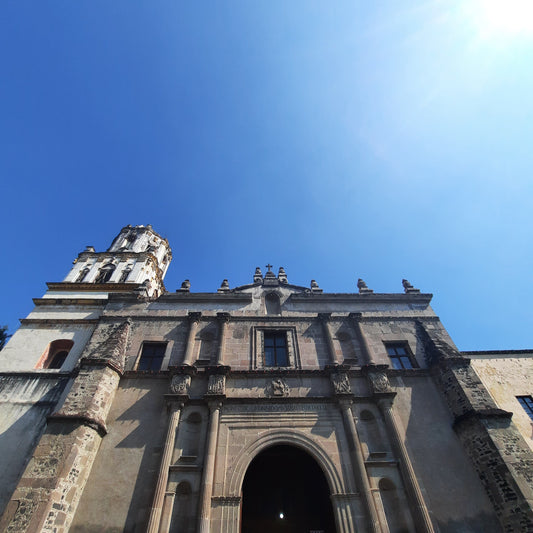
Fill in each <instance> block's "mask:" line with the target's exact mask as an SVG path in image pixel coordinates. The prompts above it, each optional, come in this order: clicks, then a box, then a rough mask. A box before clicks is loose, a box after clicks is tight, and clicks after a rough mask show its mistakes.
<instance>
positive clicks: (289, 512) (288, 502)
mask: <svg viewBox="0 0 533 533" xmlns="http://www.w3.org/2000/svg"><path fill="white" fill-rule="evenodd" d="M241 524H242V527H241V533H272V532H278V531H279V532H283V533H309V532H316V533H334V532H335V520H334V518H333V511H332V508H331V502H330V494H329V488H328V484H327V482H326V478H325V476H324V474H323V472H322V470H321V469H320V467H319V466H318V464H317V463H316V462H315V460H314V459H313V458H312V457H310V456H309V455H308V454H307V453H305V452H304V451H302V450H301V449H299V448H296V447H294V446H286V445H278V446H272V447H270V448H267V449H266V450H264V451H263V452H261V453H260V454H259V455H257V456H256V457H255V458H254V460H253V461H252V462H251V463H250V466H249V467H248V470H247V471H246V475H245V477H244V483H243V486H242V521H241Z"/></svg>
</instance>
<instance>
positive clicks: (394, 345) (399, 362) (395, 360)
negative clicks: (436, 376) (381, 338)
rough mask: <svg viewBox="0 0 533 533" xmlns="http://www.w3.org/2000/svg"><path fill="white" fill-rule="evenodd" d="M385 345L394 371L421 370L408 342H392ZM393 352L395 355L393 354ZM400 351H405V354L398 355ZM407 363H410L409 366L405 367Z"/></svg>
mask: <svg viewBox="0 0 533 533" xmlns="http://www.w3.org/2000/svg"><path fill="white" fill-rule="evenodd" d="M384 344H385V350H386V351H387V356H388V358H389V361H390V366H391V368H392V369H393V370H414V369H417V368H419V366H418V363H417V361H416V359H415V357H414V356H413V352H412V351H411V349H410V348H409V343H408V342H407V341H397V342H395V341H391V342H384ZM392 350H394V352H395V353H391V351H392ZM398 350H403V353H398ZM405 361H407V362H408V366H406V365H405Z"/></svg>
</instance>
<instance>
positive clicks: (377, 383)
mask: <svg viewBox="0 0 533 533" xmlns="http://www.w3.org/2000/svg"><path fill="white" fill-rule="evenodd" d="M368 377H369V378H370V383H371V385H372V390H373V391H374V393H380V392H391V390H392V389H391V386H390V382H389V378H388V377H387V374H385V372H376V373H369V374H368Z"/></svg>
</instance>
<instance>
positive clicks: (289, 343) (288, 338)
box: [251, 326, 301, 370]
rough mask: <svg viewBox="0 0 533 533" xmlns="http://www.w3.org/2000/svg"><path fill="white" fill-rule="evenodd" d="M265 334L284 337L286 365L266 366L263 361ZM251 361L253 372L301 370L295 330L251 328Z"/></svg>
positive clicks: (293, 328)
mask: <svg viewBox="0 0 533 533" xmlns="http://www.w3.org/2000/svg"><path fill="white" fill-rule="evenodd" d="M265 333H266V334H269V335H276V334H277V335H284V336H285V352H286V358H287V361H286V363H287V364H286V365H267V364H266V359H265ZM252 340H253V345H252V360H251V368H252V369H254V370H262V369H264V370H276V369H290V368H301V362H300V353H299V350H298V343H297V337H296V328H295V327H293V326H266V327H265V326H252Z"/></svg>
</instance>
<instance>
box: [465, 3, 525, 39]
mask: <svg viewBox="0 0 533 533" xmlns="http://www.w3.org/2000/svg"><path fill="white" fill-rule="evenodd" d="M475 13H476V14H475V16H476V18H477V19H478V20H477V22H478V24H479V29H480V31H481V32H482V33H484V34H507V35H516V34H524V33H528V34H532V33H533V0H480V1H478V2H476V9H475Z"/></svg>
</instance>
